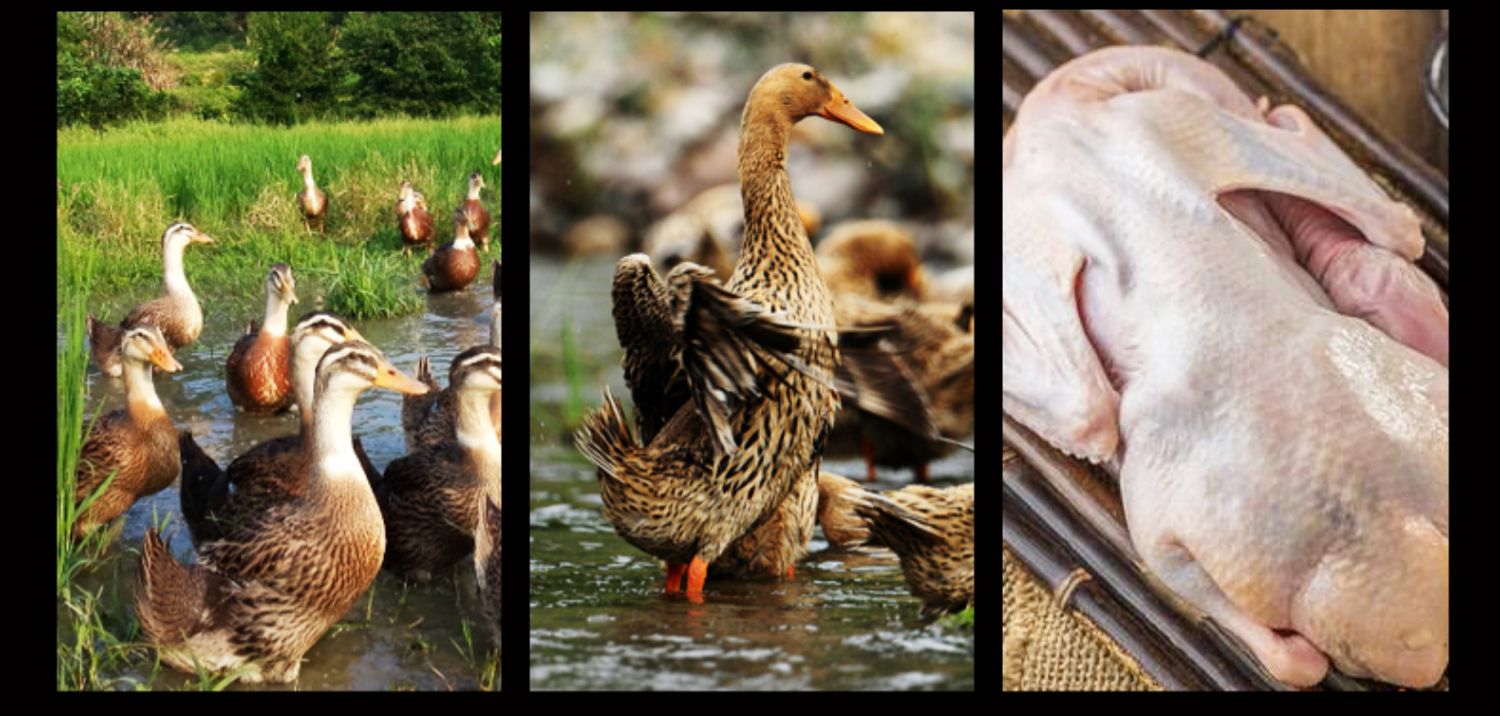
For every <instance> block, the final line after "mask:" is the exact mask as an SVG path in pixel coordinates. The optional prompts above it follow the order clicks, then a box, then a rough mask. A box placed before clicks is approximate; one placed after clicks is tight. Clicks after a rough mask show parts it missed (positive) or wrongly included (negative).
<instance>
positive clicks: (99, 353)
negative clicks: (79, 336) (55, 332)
mask: <svg viewBox="0 0 1500 716" xmlns="http://www.w3.org/2000/svg"><path fill="white" fill-rule="evenodd" d="M212 243H214V239H213V237H210V236H209V235H208V234H205V233H203V232H201V231H199V230H197V229H195V228H193V225H192V224H188V223H186V222H180V221H179V222H177V223H175V224H172V225H171V226H168V227H167V230H166V231H165V232H163V233H162V235H161V253H162V287H163V295H162V296H160V297H158V298H154V299H152V300H150V301H147V302H145V303H143V304H141V305H139V306H136V307H135V309H133V310H132V311H131V312H130V313H128V314H126V315H125V318H124V320H122V321H120V324H119V325H118V326H111V325H109V324H107V323H104V322H102V321H98V320H95V318H94V315H93V314H92V313H91V314H89V315H88V335H89V350H90V353H91V354H92V356H93V358H94V363H95V364H96V365H98V366H99V369H100V370H101V371H103V372H104V374H105V375H108V376H110V377H112V378H118V377H120V375H121V370H122V368H121V362H120V354H119V348H120V341H121V338H122V337H123V336H124V334H125V331H127V330H129V329H131V328H135V327H137V326H141V325H146V324H150V325H154V326H157V327H158V328H160V329H161V333H162V336H164V337H165V338H166V339H167V345H169V346H171V348H172V350H173V351H178V350H181V349H182V347H183V346H186V345H188V344H189V343H192V342H193V341H196V340H198V334H199V333H202V332H203V309H202V308H201V307H200V306H199V305H198V297H197V296H194V295H193V288H192V287H191V286H189V285H188V282H187V275H186V274H184V273H183V270H182V258H183V253H184V252H185V251H186V250H187V247H188V246H189V245H190V244H212Z"/></svg>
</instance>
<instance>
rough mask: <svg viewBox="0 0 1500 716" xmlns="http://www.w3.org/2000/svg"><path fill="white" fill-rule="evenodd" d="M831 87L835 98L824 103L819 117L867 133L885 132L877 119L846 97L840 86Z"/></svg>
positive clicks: (819, 111)
mask: <svg viewBox="0 0 1500 716" xmlns="http://www.w3.org/2000/svg"><path fill="white" fill-rule="evenodd" d="M829 89H832V90H833V98H832V99H830V100H828V104H825V105H823V108H822V109H820V110H818V116H819V117H822V118H823V119H826V120H829V121H831V122H838V123H839V124H847V125H849V126H850V127H851V128H853V129H855V130H857V131H860V132H864V133H866V134H885V130H884V129H881V128H880V125H879V124H877V123H876V122H875V120H873V119H870V117H869V115H867V114H865V113H864V112H861V111H860V110H859V108H858V107H856V106H854V103H853V102H850V101H849V98H848V97H845V96H844V93H843V92H841V91H839V88H837V87H833V86H831V85H830V87H829Z"/></svg>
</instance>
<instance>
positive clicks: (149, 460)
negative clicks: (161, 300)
mask: <svg viewBox="0 0 1500 716" xmlns="http://www.w3.org/2000/svg"><path fill="white" fill-rule="evenodd" d="M119 352H120V356H121V368H122V372H123V373H124V376H125V409H124V410H114V411H111V412H109V413H106V414H105V415H103V416H101V417H100V418H99V419H98V420H97V421H95V422H94V425H93V429H91V430H89V431H88V433H87V434H86V435H85V438H84V442H83V449H82V452H81V454H80V455H79V458H78V468H77V470H76V471H75V473H74V474H75V476H76V483H75V490H74V495H73V497H74V499H75V500H76V501H77V502H78V504H80V505H82V504H83V503H84V502H85V501H86V500H88V499H89V498H90V497H91V496H92V495H94V493H95V492H97V491H98V490H99V486H100V485H102V484H104V481H105V480H106V479H107V478H109V476H110V475H114V479H113V480H112V481H110V483H109V486H108V487H106V488H105V489H104V491H103V492H102V493H100V494H99V495H98V496H97V497H94V498H93V502H90V503H89V504H88V505H87V506H86V507H84V508H83V510H82V511H81V512H80V513H79V514H78V517H77V520H76V521H75V522H74V523H73V536H74V537H78V538H81V537H83V536H85V535H87V534H88V533H90V532H92V531H94V529H95V528H97V527H98V526H99V525H102V524H104V523H106V522H109V521H110V520H112V519H114V518H116V517H119V516H120V515H122V514H124V513H125V511H126V510H128V509H130V506H131V505H133V504H135V501H136V500H138V499H140V498H141V497H144V496H146V495H151V494H155V493H157V492H160V491H162V490H163V489H165V488H166V487H167V486H168V485H171V484H172V481H173V480H176V479H177V474H178V472H180V466H179V464H178V448H177V429H176V428H174V427H172V420H171V419H170V418H168V417H167V411H166V410H165V409H164V408H163V407H162V404H161V400H160V399H158V398H157V397H156V386H155V385H153V384H152V382H151V367H152V366H155V367H157V368H159V369H161V370H162V371H165V372H167V373H175V372H177V371H179V370H182V364H180V363H178V362H177V359H175V358H173V357H172V349H171V347H170V346H168V345H167V339H166V338H165V337H163V336H162V334H161V330H160V329H158V328H157V327H156V326H153V325H149V324H148V325H143V326H137V327H135V328H130V329H127V330H126V331H125V335H124V337H123V338H122V339H121V341H120V348H119Z"/></svg>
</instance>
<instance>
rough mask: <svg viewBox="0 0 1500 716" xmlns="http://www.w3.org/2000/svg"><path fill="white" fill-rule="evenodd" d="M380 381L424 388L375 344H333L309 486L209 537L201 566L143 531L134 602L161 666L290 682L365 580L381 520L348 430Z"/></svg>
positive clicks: (372, 570) (320, 381)
mask: <svg viewBox="0 0 1500 716" xmlns="http://www.w3.org/2000/svg"><path fill="white" fill-rule="evenodd" d="M372 386H378V387H385V388H390V389H393V390H398V391H422V390H425V388H424V387H423V386H422V385H421V384H420V383H417V382H416V381H413V380H412V379H410V378H408V377H407V376H405V375H402V374H401V373H400V372H399V371H397V370H396V369H395V368H394V367H393V366H391V364H390V362H389V361H388V360H387V359H386V357H385V356H384V355H382V354H381V353H380V351H378V350H376V349H375V348H374V347H372V346H370V345H369V344H366V343H360V342H350V343H342V344H339V345H338V346H335V347H334V348H332V349H330V350H329V351H328V353H327V354H325V355H324V356H323V358H322V360H321V361H320V362H319V364H318V378H317V388H316V392H315V395H316V398H315V402H316V404H315V406H314V410H315V412H316V414H317V415H316V417H315V418H314V420H313V423H314V431H313V436H312V450H313V454H312V456H311V459H309V460H308V461H307V462H306V463H305V464H303V465H302V466H301V468H300V469H302V470H305V471H307V472H308V474H307V475H306V477H305V480H304V481H305V482H306V484H307V487H306V490H305V491H304V493H303V494H302V495H300V496H299V497H297V498H296V499H293V500H289V501H287V502H283V503H280V504H277V505H275V506H272V507H270V508H269V509H266V510H264V511H262V512H260V513H259V514H257V515H254V516H253V518H252V519H249V520H247V521H245V522H244V523H242V524H239V525H237V526H236V527H235V529H233V530H232V531H230V532H228V533H226V534H225V535H224V536H222V537H221V538H219V539H217V540H215V541H212V542H207V543H205V544H203V545H201V546H200V547H199V549H198V562H197V563H196V564H192V565H184V564H182V563H180V562H178V561H177V559H176V557H174V556H173V555H172V553H171V552H170V551H168V549H167V547H166V545H165V544H164V543H163V542H162V540H161V538H160V537H159V536H158V535H157V534H156V532H155V530H152V531H148V532H147V533H146V540H145V544H144V546H143V549H142V552H141V570H140V577H139V581H138V583H137V586H136V592H135V610H136V615H137V616H138V617H139V620H140V624H141V633H142V635H143V636H144V638H145V640H146V641H149V642H150V643H152V644H154V645H155V646H156V648H157V651H158V654H159V655H160V657H161V660H162V662H163V663H165V664H167V665H169V666H171V667H172V668H174V669H177V670H179V671H183V672H186V673H189V674H191V673H196V672H197V670H198V669H199V668H200V667H201V668H202V669H203V670H205V671H208V672H210V673H221V672H224V671H229V670H234V669H238V668H240V667H249V670H248V671H247V672H246V673H244V674H243V675H242V676H241V677H240V678H241V681H244V682H246V683H261V682H272V683H285V682H290V681H294V680H296V678H297V674H298V672H299V670H300V668H301V661H302V655H303V654H305V653H306V652H307V650H308V649H310V648H312V646H313V644H315V643H317V641H318V639H320V638H321V637H322V636H323V634H324V632H326V631H327V630H328V628H329V627H330V626H332V625H333V624H334V622H337V621H338V620H339V619H340V618H341V617H343V616H344V614H345V613H347V612H348V611H349V608H350V607H351V606H353V604H354V602H355V600H357V599H358V598H359V596H360V595H361V594H363V593H364V591H365V590H366V589H367V588H369V586H370V583H371V582H373V581H374V579H375V575H376V573H377V572H378V571H379V570H380V561H381V555H382V554H384V552H385V529H384V526H383V524H382V522H381V518H380V508H379V506H378V505H377V504H376V502H375V496H374V495H373V494H372V493H371V492H370V485H369V481H368V480H367V479H366V477H365V474H364V470H363V469H362V468H361V467H360V464H359V459H358V458H357V457H356V456H355V454H354V446H353V443H352V442H351V440H350V428H351V422H352V420H353V413H354V402H355V399H356V398H358V397H359V394H360V393H362V392H364V391H365V390H367V389H369V388H370V387H372Z"/></svg>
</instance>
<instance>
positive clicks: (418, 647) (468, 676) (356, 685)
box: [82, 270, 499, 690]
mask: <svg viewBox="0 0 1500 716" xmlns="http://www.w3.org/2000/svg"><path fill="white" fill-rule="evenodd" d="M488 278H489V272H488V270H486V271H485V272H484V273H483V274H482V275H481V280H480V281H477V282H476V283H475V284H474V285H472V286H470V288H469V290H467V291H464V292H461V293H453V294H446V295H442V296H434V297H429V298H427V311H426V312H425V313H422V314H419V315H411V316H405V317H401V318H394V319H386V320H368V321H358V322H355V327H356V328H357V329H358V330H359V331H360V333H362V334H363V335H364V336H365V338H366V339H367V340H369V341H370V342H371V343H372V344H374V345H375V346H376V347H378V348H380V349H381V350H383V351H385V353H386V355H387V356H389V357H390V358H391V360H392V361H394V362H395V364H396V366H397V367H398V368H400V369H401V370H402V371H404V372H406V373H407V374H408V375H412V374H413V373H414V364H415V362H416V360H417V358H418V357H419V356H421V355H423V354H425V355H428V356H429V357H430V358H431V359H432V365H433V370H434V374H435V376H436V377H437V379H438V381H439V382H440V383H443V384H446V383H447V370H448V364H449V361H451V360H452V358H453V356H455V355H457V354H458V353H459V352H461V351H462V350H463V349H465V348H467V347H469V346H473V345H478V344H481V343H486V342H488V341H489V313H488V310H489V308H490V305H491V303H492V299H491V298H490V296H491V289H490V284H489V281H488ZM202 293H203V292H202V291H201V289H200V294H202ZM200 300H202V301H204V302H205V303H206V302H207V301H208V300H209V299H208V298H205V297H204V296H203V295H200ZM304 309H307V307H306V306H304V305H301V304H299V305H297V306H293V307H292V311H291V315H290V319H289V320H290V321H291V322H295V320H296V318H297V317H298V316H300V315H301V314H302V313H303V310H304ZM307 310H310V309H307ZM207 313H208V314H209V315H210V316H211V317H213V316H215V315H217V314H219V313H222V312H216V311H207ZM248 318H250V316H249V315H246V316H242V317H239V318H237V319H235V320H233V321H229V320H223V321H218V322H210V323H209V324H208V325H206V326H205V327H204V331H203V335H202V336H200V337H199V340H198V342H197V343H195V344H193V345H191V346H188V347H186V348H184V349H183V350H182V351H181V352H180V353H179V355H178V356H177V357H178V360H179V361H180V362H181V363H182V365H183V370H182V371H180V372H179V373H176V374H172V375H163V374H158V375H157V376H156V390H157V394H158V395H159V396H160V397H161V400H162V403H163V405H165V406H166V408H167V412H168V414H169V415H170V416H171V418H172V421H173V423H175V424H176V425H177V427H178V428H179V429H184V428H185V429H190V430H192V432H193V435H194V437H195V438H196V440H197V441H198V443H199V445H201V446H202V447H203V449H204V451H205V452H207V453H208V454H209V456H210V457H212V458H214V460H215V461H216V462H218V463H219V465H220V467H224V466H227V465H228V463H229V461H230V460H231V459H232V458H233V457H234V456H236V455H239V454H241V453H243V452H244V451H245V450H247V449H249V448H250V447H251V446H252V445H255V444H256V443H258V442H260V441H262V440H265V439H267V438H273V437H279V436H281V435H287V434H290V433H293V432H295V431H296V430H297V420H296V417H295V415H294V413H292V412H287V413H285V414H283V415H278V416H269V417H259V416H251V415H246V414H244V413H241V412H238V411H237V410H235V409H234V406H233V404H232V403H231V402H230V400H229V396H228V394H227V393H226V392H225V389H224V361H225V358H226V356H227V355H228V353H229V350H230V349H231V348H232V347H233V345H234V341H235V340H237V339H238V337H239V335H240V334H241V333H242V332H243V330H244V325H245V320H246V319H248ZM257 318H258V316H257ZM89 392H90V396H91V403H90V406H89V407H90V409H92V408H93V407H94V405H95V404H96V402H95V401H98V400H103V401H104V402H105V408H104V409H105V410H111V409H114V408H116V407H122V406H123V405H124V395H123V388H122V386H121V385H120V384H118V383H116V384H115V385H110V384H109V379H108V378H105V377H104V376H103V375H102V374H100V373H99V372H98V371H97V369H95V368H93V367H92V366H91V367H90V368H89ZM400 410H401V396H400V394H398V393H395V392H391V391H387V390H382V389H371V390H369V391H366V392H365V393H364V394H363V395H361V396H360V399H359V402H358V404H357V405H356V407H355V409H354V426H355V428H354V429H355V432H356V434H358V435H359V436H360V439H361V440H362V441H363V442H364V447H365V450H366V452H367V453H368V454H369V456H370V459H371V460H372V461H373V462H374V463H375V466H376V467H377V468H380V469H382V470H383V469H385V466H386V465H387V464H389V463H390V461H391V460H394V459H396V458H397V457H400V456H401V455H402V454H404V451H405V447H404V443H403V439H402V434H401V422H400V420H401V418H400ZM153 515H155V518H154V519H155V520H157V521H161V520H167V519H170V520H171V526H169V527H168V528H167V534H168V535H169V536H170V538H171V547H172V550H173V551H174V552H176V553H177V554H178V555H179V556H180V557H181V558H182V559H184V560H185V561H186V560H190V559H192V555H193V550H192V543H191V541H190V540H189V538H188V534H187V528H186V526H185V525H184V524H183V523H182V521H181V518H180V509H179V495H178V491H177V487H176V485H174V486H172V487H171V488H168V489H166V490H163V491H162V492H160V493H157V494H156V495H153V496H151V497H148V498H146V499H143V500H140V501H139V502H137V503H136V504H135V505H134V506H132V507H131V509H130V511H129V512H127V513H126V515H125V518H124V525H123V528H122V529H121V533H120V535H119V536H118V537H117V538H116V539H115V542H114V544H113V546H112V549H113V550H129V551H130V554H126V555H123V556H122V558H121V559H118V560H114V565H113V566H114V569H111V570H107V573H103V574H99V573H96V574H92V575H86V576H85V577H84V578H83V580H82V581H83V584H84V585H85V586H87V587H92V588H94V589H97V588H98V586H100V585H104V586H106V587H107V593H115V592H118V594H120V595H128V594H129V589H128V586H129V579H130V577H131V571H130V570H133V569H134V567H135V564H136V561H137V557H136V556H135V553H138V551H139V548H140V544H141V540H142V538H143V536H144V534H145V531H146V529H147V528H149V527H151V526H152V525H153V524H155V522H153ZM472 564H473V563H472V561H470V560H464V561H462V562H460V563H459V567H458V569H456V570H455V572H454V574H453V576H452V578H450V579H442V578H439V579H437V580H434V582H433V583H432V584H430V585H427V586H416V585H411V586H403V585H402V583H401V581H400V580H399V579H395V578H392V577H391V576H390V575H389V574H386V573H384V572H382V573H381V574H380V576H379V577H378V578H377V579H376V581H375V584H374V587H373V588H372V590H371V592H370V593H367V594H366V595H365V596H364V597H362V598H361V599H360V600H359V602H358V603H357V604H356V605H355V607H354V608H353V609H352V610H351V611H350V613H349V614H348V615H347V616H345V617H344V619H343V620H342V621H340V622H339V623H338V624H337V625H336V626H335V627H334V628H333V629H332V630H331V631H330V632H329V634H328V635H325V636H324V637H323V639H322V640H321V641H319V643H318V644H317V645H316V646H314V647H313V648H312V650H311V651H309V652H308V653H307V655H306V657H305V660H304V661H303V665H302V673H301V676H300V678H299V679H298V681H297V682H296V683H295V684H291V685H287V686H283V687H274V686H242V685H239V684H236V685H233V686H231V687H230V688H232V689H273V688H295V689H335V690H337V689H358V690H388V689H419V690H428V689H442V690H446V689H474V688H476V686H477V679H478V676H479V674H478V670H479V669H482V668H483V664H484V654H485V652H486V651H487V650H489V649H490V648H492V647H491V645H490V641H489V638H488V636H487V635H488V633H489V632H488V631H487V630H485V629H483V628H477V629H476V628H474V626H473V625H475V624H477V623H478V622H477V620H478V618H479V612H478V608H477V605H476V604H474V569H473V567H472ZM125 599H126V601H127V602H128V596H126V597H125ZM464 621H467V622H468V623H469V624H470V625H471V627H470V628H471V632H472V634H473V641H474V648H475V650H476V651H477V652H478V656H477V657H476V658H475V659H474V661H473V662H472V663H471V662H470V661H469V660H468V659H466V658H465V657H464V656H463V655H462V654H461V653H460V651H459V648H458V646H455V644H457V645H460V646H465V648H467V646H466V645H465V642H464V638H463V622H464ZM149 671H150V664H146V665H145V666H144V668H143V670H141V671H140V672H137V673H130V674H120V675H110V676H120V677H124V678H133V679H140V680H145V679H146V678H147V676H148V674H149ZM190 681H191V679H189V678H188V677H186V676H184V675H181V674H177V673H176V672H173V671H171V670H170V669H164V670H163V671H162V673H161V674H160V675H159V676H158V677H157V678H156V680H155V681H154V682H153V683H152V686H153V688H157V689H163V688H180V687H182V686H183V685H185V684H188V683H190ZM495 687H496V688H497V689H498V688H499V683H498V680H497V681H496V683H495Z"/></svg>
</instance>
